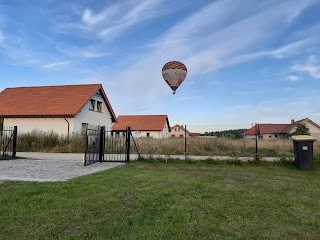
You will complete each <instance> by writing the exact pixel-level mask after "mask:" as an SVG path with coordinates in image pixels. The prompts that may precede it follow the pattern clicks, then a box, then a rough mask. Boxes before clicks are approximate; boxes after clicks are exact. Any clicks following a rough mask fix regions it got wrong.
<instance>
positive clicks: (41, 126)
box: [3, 118, 74, 134]
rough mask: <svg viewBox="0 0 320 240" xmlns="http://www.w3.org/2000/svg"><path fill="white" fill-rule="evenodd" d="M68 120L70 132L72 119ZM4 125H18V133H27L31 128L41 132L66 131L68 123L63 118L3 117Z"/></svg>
mask: <svg viewBox="0 0 320 240" xmlns="http://www.w3.org/2000/svg"><path fill="white" fill-rule="evenodd" d="M66 119H67V120H68V121H69V131H70V133H71V132H73V131H74V119H73V118H66ZM3 125H4V126H18V132H19V133H28V132H32V131H33V130H37V131H42V132H51V131H53V132H55V133H58V134H67V133H68V123H67V121H66V120H64V118H5V119H4V122H3Z"/></svg>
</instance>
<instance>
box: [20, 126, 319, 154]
mask: <svg viewBox="0 0 320 240" xmlns="http://www.w3.org/2000/svg"><path fill="white" fill-rule="evenodd" d="M135 142H136V144H137V147H138V149H139V152H140V153H141V154H163V155H183V154H184V153H185V139H184V138H167V139H155V138H135ZM131 146H132V152H134V151H135V149H134V147H133V144H131ZM84 150H85V135H84V134H80V133H76V134H71V135H70V137H69V138H68V137H67V136H65V135H62V136H61V135H58V134H56V133H53V132H51V133H43V132H37V131H33V132H31V133H26V134H19V135H18V141H17V151H30V152H61V153H83V152H84ZM186 150H187V154H188V155H198V156H246V157H247V156H254V155H255V141H254V140H250V139H237V140H234V139H229V138H214V139H208V138H187V149H186ZM258 154H259V156H261V157H293V143H292V140H288V139H281V140H259V141H258ZM314 156H315V159H318V160H320V143H319V142H315V143H314Z"/></svg>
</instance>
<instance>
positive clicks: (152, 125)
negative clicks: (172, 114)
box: [112, 115, 170, 131]
mask: <svg viewBox="0 0 320 240" xmlns="http://www.w3.org/2000/svg"><path fill="white" fill-rule="evenodd" d="M165 123H167V124H168V127H169V129H168V131H170V125H169V120H168V116H167V115H122V116H119V117H118V118H117V123H115V124H113V126H112V130H118V129H123V128H126V127H131V130H136V131H162V130H163V128H164V125H165Z"/></svg>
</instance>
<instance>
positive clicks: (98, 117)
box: [74, 94, 112, 131]
mask: <svg viewBox="0 0 320 240" xmlns="http://www.w3.org/2000/svg"><path fill="white" fill-rule="evenodd" d="M91 99H93V100H96V104H97V101H99V102H102V112H97V111H92V110H89V109H90V108H91V102H90V101H88V102H87V103H86V105H85V106H84V107H83V108H82V109H81V111H80V112H79V113H78V114H77V115H76V117H75V120H74V129H75V131H81V128H82V123H88V125H89V128H92V127H97V126H105V127H106V129H111V125H112V120H111V114H110V112H109V110H108V108H107V105H106V103H105V102H104V100H103V98H102V97H101V96H100V95H98V94H96V95H94V96H93V97H92V98H91Z"/></svg>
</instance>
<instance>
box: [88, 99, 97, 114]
mask: <svg viewBox="0 0 320 240" xmlns="http://www.w3.org/2000/svg"><path fill="white" fill-rule="evenodd" d="M90 104H91V105H90V108H89V110H91V111H95V107H96V100H93V99H91V100H90Z"/></svg>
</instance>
